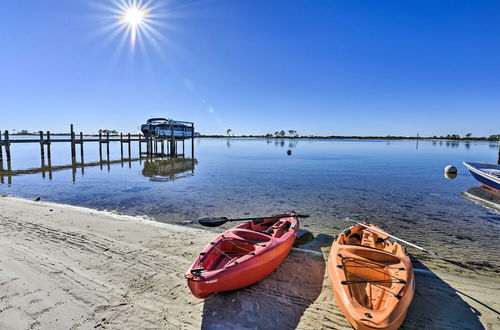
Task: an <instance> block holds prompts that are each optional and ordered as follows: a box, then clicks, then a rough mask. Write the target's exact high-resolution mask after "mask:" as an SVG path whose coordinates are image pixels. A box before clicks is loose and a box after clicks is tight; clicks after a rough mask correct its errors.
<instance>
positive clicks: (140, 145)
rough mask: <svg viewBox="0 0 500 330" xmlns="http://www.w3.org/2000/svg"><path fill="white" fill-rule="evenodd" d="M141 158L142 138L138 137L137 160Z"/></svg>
mask: <svg viewBox="0 0 500 330" xmlns="http://www.w3.org/2000/svg"><path fill="white" fill-rule="evenodd" d="M141 157H142V138H141V136H140V135H139V159H140V158H141Z"/></svg>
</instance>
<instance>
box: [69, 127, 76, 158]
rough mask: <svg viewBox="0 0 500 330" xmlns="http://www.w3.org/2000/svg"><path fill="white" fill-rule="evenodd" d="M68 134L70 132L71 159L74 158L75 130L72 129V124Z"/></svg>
mask: <svg viewBox="0 0 500 330" xmlns="http://www.w3.org/2000/svg"><path fill="white" fill-rule="evenodd" d="M70 134H71V159H72V160H73V159H74V158H76V149H75V131H74V130H73V124H71V125H70Z"/></svg>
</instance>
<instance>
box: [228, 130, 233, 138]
mask: <svg viewBox="0 0 500 330" xmlns="http://www.w3.org/2000/svg"><path fill="white" fill-rule="evenodd" d="M232 134H233V131H232V130H231V129H230V128H228V129H227V136H231V135H232Z"/></svg>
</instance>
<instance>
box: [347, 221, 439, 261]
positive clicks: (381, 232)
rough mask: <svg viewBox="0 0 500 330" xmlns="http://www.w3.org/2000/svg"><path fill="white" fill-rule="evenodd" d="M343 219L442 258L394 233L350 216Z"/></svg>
mask: <svg viewBox="0 0 500 330" xmlns="http://www.w3.org/2000/svg"><path fill="white" fill-rule="evenodd" d="M344 220H345V221H351V222H354V223H356V224H358V225H360V226H363V227H365V228H367V229H369V230H371V231H374V232H377V233H379V234H382V235H387V236H389V237H391V238H394V239H395V240H396V241H400V242H402V243H404V244H407V245H409V246H411V247H414V248H415V249H418V250H420V251H423V252H425V253H427V254H430V255H431V256H433V257H437V258H439V259H443V257H441V256H440V255H438V254H437V253H435V252H432V251H429V250H426V249H424V248H423V247H421V246H418V245H415V244H413V243H410V242H408V241H405V240H404V239H401V238H399V237H396V236H394V235H391V234H388V233H386V232H383V231H380V230H377V229H375V228H372V227H370V226H368V225H365V224H364V223H361V222H357V221H356V220H352V219H350V218H344Z"/></svg>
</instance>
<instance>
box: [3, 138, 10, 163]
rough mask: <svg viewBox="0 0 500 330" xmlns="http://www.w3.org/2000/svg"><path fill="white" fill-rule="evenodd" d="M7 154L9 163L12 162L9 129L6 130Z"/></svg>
mask: <svg viewBox="0 0 500 330" xmlns="http://www.w3.org/2000/svg"><path fill="white" fill-rule="evenodd" d="M4 136H5V156H6V157H7V164H9V163H10V140H9V131H5V134H4Z"/></svg>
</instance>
